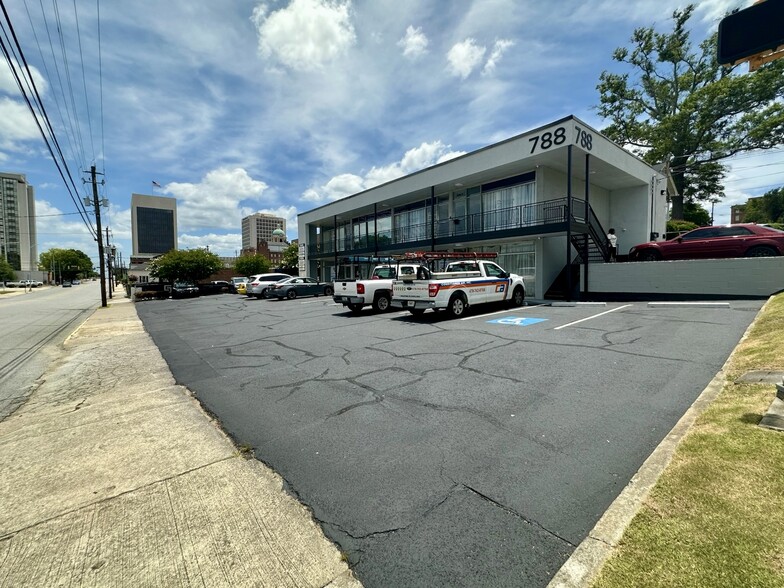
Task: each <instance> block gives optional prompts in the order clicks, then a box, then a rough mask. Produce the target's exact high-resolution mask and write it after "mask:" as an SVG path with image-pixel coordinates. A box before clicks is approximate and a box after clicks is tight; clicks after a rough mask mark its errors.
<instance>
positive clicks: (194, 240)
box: [177, 233, 242, 257]
mask: <svg viewBox="0 0 784 588" xmlns="http://www.w3.org/2000/svg"><path fill="white" fill-rule="evenodd" d="M177 246H178V247H179V248H180V249H202V248H205V247H206V248H208V249H209V250H210V252H212V253H215V254H216V255H218V256H220V257H235V256H236V255H239V252H240V249H242V233H226V234H223V235H219V234H216V233H209V234H207V235H189V234H187V233H182V234H180V236H179V238H178V239H177Z"/></svg>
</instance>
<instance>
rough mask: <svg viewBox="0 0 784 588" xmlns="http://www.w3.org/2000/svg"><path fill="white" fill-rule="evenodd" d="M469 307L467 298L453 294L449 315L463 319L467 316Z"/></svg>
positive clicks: (450, 300)
mask: <svg viewBox="0 0 784 588" xmlns="http://www.w3.org/2000/svg"><path fill="white" fill-rule="evenodd" d="M467 308H468V305H467V304H466V300H465V296H464V295H463V294H460V293H458V294H453V295H452V298H450V299H449V307H448V309H447V310H449V314H451V315H452V316H453V317H454V318H458V317H461V316H463V315H464V314H465V311H466V309H467Z"/></svg>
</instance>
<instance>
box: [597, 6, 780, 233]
mask: <svg viewBox="0 0 784 588" xmlns="http://www.w3.org/2000/svg"><path fill="white" fill-rule="evenodd" d="M693 12H694V5H689V6H687V7H686V8H685V9H683V10H676V11H675V12H674V13H673V20H674V27H673V30H672V32H671V33H657V32H656V31H654V29H653V27H647V28H639V29H636V30H635V31H634V33H633V34H632V37H631V48H625V47H619V48H618V49H616V50H615V52H614V53H613V59H614V60H615V61H617V62H619V63H622V64H625V65H626V66H628V67H629V68H631V70H632V73H611V72H608V71H604V72H602V74H601V76H600V81H599V85H598V86H597V89H598V90H599V92H600V102H599V107H598V110H599V114H600V115H601V116H602V117H603V118H605V119H606V120H609V121H610V124H609V126H608V127H607V128H606V129H605V130H604V133H605V134H607V136H608V137H610V138H611V139H613V140H614V141H616V142H618V143H620V144H621V145H626V146H628V147H629V148H631V149H632V151H634V152H635V153H636V154H637V155H639V156H641V157H642V158H643V159H645V160H646V161H648V162H649V163H660V162H668V163H669V166H670V171H671V173H672V177H673V181H674V182H675V186H676V188H677V190H678V193H679V195H678V196H674V197H673V203H672V204H673V206H672V217H673V218H674V219H682V218H684V207H683V202H684V200H685V201H693V200H706V199H709V198H711V197H720V196H723V195H724V192H723V189H724V188H723V184H722V181H723V179H724V176H725V172H726V167H725V166H724V164H722V163H721V162H722V160H724V159H726V158H728V157H731V156H733V155H736V154H738V153H742V152H745V151H750V150H753V149H770V148H773V147H776V146H777V145H780V144H781V143H782V141H784V102H782V98H783V97H784V59H780V60H778V61H774V62H771V63H769V64H767V65H764V66H763V67H761V68H760V69H759V70H757V71H756V72H754V73H752V74H745V75H739V74H737V73H736V72H735V69H736V68H735V67H732V68H727V67H722V66H720V65H719V64H718V62H717V61H716V38H717V33H714V34H712V35H711V36H709V37H708V38H707V39H706V40H705V41H704V42H703V43H702V44H701V45H700V46H699V51H693V49H692V45H691V42H690V40H689V31H688V30H687V29H686V24H687V22H688V20H689V19H690V18H691V16H692V13H693Z"/></svg>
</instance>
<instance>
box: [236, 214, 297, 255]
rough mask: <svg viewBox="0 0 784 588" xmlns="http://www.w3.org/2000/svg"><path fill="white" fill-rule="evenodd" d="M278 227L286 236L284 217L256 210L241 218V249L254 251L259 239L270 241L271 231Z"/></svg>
mask: <svg viewBox="0 0 784 588" xmlns="http://www.w3.org/2000/svg"><path fill="white" fill-rule="evenodd" d="M278 229H280V230H281V231H282V232H283V236H284V240H285V236H286V219H285V218H283V217H280V216H275V215H272V214H266V213H263V212H257V213H256V214H251V215H250V216H246V217H245V218H243V219H242V250H243V251H255V250H256V249H258V246H259V243H260V242H261V241H266V242H270V241H272V237H273V233H274V232H275V231H276V230H278Z"/></svg>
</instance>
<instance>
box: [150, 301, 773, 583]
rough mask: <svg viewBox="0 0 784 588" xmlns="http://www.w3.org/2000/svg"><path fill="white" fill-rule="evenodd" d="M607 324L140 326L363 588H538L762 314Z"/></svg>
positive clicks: (660, 312)
mask: <svg viewBox="0 0 784 588" xmlns="http://www.w3.org/2000/svg"><path fill="white" fill-rule="evenodd" d="M621 306H625V305H624V304H608V305H607V307H606V308H598V309H597V307H591V306H578V307H545V306H530V307H523V308H515V309H510V310H508V311H506V312H503V313H501V314H494V315H492V316H487V317H484V316H479V315H478V314H477V313H473V314H470V315H469V317H468V320H449V319H446V318H445V317H444V316H442V315H440V314H438V315H437V314H433V313H426V314H425V315H423V316H422V317H419V318H414V317H411V316H410V315H408V314H405V313H389V314H374V313H372V312H370V311H368V310H367V309H366V311H365V312H363V313H362V314H361V315H360V316H353V315H351V314H349V313H347V312H344V311H343V308H342V307H340V306H336V305H334V304H333V303H332V301H331V299H325V298H315V299H314V298H309V299H298V300H294V301H288V300H284V301H272V300H255V299H246V298H244V297H240V296H231V295H223V296H213V297H203V298H198V299H190V300H166V301H149V302H144V303H139V304H137V310H138V314H139V316H140V317H141V318H142V320H143V322H144V325H145V328H146V329H147V330H148V332H149V333H150V334H151V336H152V337H153V340H154V341H155V343H156V344H157V346H158V347H159V349H160V351H161V353H162V355H163V356H164V358H165V359H166V361H167V362H168V364H169V366H170V369H171V371H172V373H173V375H174V377H175V378H176V380H177V382H178V383H180V384H183V385H185V386H187V387H188V388H189V389H190V390H192V391H193V392H194V394H195V395H196V396H197V398H198V399H199V400H200V401H201V402H202V404H203V405H204V407H205V408H206V409H208V410H209V411H210V412H211V413H213V414H214V415H215V416H216V417H217V418H218V419H219V421H220V422H221V423H222V425H223V427H224V428H225V429H226V431H227V432H228V433H229V434H231V435H232V436H233V437H234V439H235V440H236V441H237V442H238V443H243V444H247V445H250V446H252V447H253V449H254V452H255V456H256V458H257V459H259V460H261V461H263V462H265V463H266V464H268V465H270V466H271V467H272V468H273V469H274V470H276V471H277V472H278V473H279V474H280V475H281V476H282V477H283V478H284V479H285V480H286V483H287V485H288V486H287V489H288V491H289V492H291V493H292V494H293V495H295V496H296V497H297V498H298V499H299V500H300V501H301V502H302V503H304V504H305V505H307V506H308V507H309V508H310V509H312V511H313V513H314V516H315V517H316V518H317V519H318V520H319V521H320V523H321V525H322V527H323V529H324V531H325V533H326V534H327V536H328V537H330V538H331V539H332V540H334V541H335V542H337V543H338V544H339V546H340V548H341V549H342V550H343V551H344V552H345V553H346V554H347V555H348V557H349V562H350V564H351V566H352V567H353V569H354V573H355V574H356V576H357V578H358V579H360V580H361V581H362V583H363V584H364V585H365V586H367V587H374V586H476V585H492V586H546V585H547V583H548V582H549V580H550V579H551V578H552V576H553V575H554V574H555V573H556V572H557V571H558V569H559V568H560V566H561V565H562V564H563V562H564V561H566V559H567V558H568V557H569V555H570V554H571V553H572V551H573V550H574V549H575V548H576V546H577V545H578V544H579V543H580V542H581V541H582V540H583V539H584V538H585V537H586V535H587V533H588V532H589V531H590V530H591V528H592V527H593V525H594V524H595V523H596V521H597V520H598V519H599V517H600V516H601V515H602V513H603V512H604V511H605V509H606V508H607V507H608V506H609V504H610V503H611V502H612V501H613V500H614V499H615V497H616V496H617V495H618V494H619V493H620V492H621V490H622V489H623V488H624V486H625V485H626V484H627V483H628V481H629V480H630V478H631V477H632V476H633V475H634V473H635V472H636V471H637V469H638V468H639V467H640V465H641V464H642V463H643V461H644V460H645V459H646V458H647V457H648V455H649V454H650V453H651V452H652V450H653V449H654V448H655V447H656V446H657V445H658V443H659V442H660V441H661V440H662V439H663V438H664V437H665V436H666V435H667V433H668V432H669V430H670V429H671V428H672V426H673V425H674V424H675V423H676V422H677V420H678V419H679V418H680V416H681V415H682V414H683V413H684V412H685V411H686V409H687V408H688V407H689V406H690V405H691V403H692V402H693V401H694V400H695V399H696V398H697V396H698V395H699V394H700V392H701V391H702V390H703V388H704V387H705V386H706V385H707V384H708V383H709V382H710V380H711V379H712V378H713V376H714V375H715V374H716V373H717V372H718V371H719V370H720V369H721V367H722V365H723V364H724V362H725V360H726V359H727V357H728V356H729V354H730V353H731V352H732V349H733V348H734V347H735V345H736V344H737V342H738V341H739V340H740V338H741V336H742V335H743V333H744V331H745V330H746V328H747V327H748V325H749V324H750V323H751V321H752V320H753V319H754V317H755V316H756V314H757V312H758V311H759V309H760V308H761V306H762V301H732V302H731V303H730V307H729V308H700V307H693V306H692V307H684V308H678V307H668V308H649V307H648V306H647V305H646V304H645V303H644V302H636V303H632V304H630V305H629V306H626V307H625V308H618V307H621ZM614 308H618V310H617V311H615V312H612V313H608V314H605V315H603V316H599V317H595V318H592V319H591V320H587V321H584V322H581V323H579V324H575V325H572V326H566V327H564V328H562V329H560V330H556V327H559V326H561V327H563V326H564V325H568V324H569V323H572V322H573V321H576V320H580V319H583V318H587V317H591V316H594V315H597V314H599V313H601V312H604V311H605V310H611V309H614ZM487 310H492V311H498V310H501V309H498V308H489V309H488V308H485V309H481V311H487ZM479 311H480V309H477V312H479ZM499 317H518V318H538V319H545V320H544V321H542V322H539V323H536V324H531V325H527V326H521V325H514V324H498V323H490V322H488V321H490V320H493V319H498V318H499Z"/></svg>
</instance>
